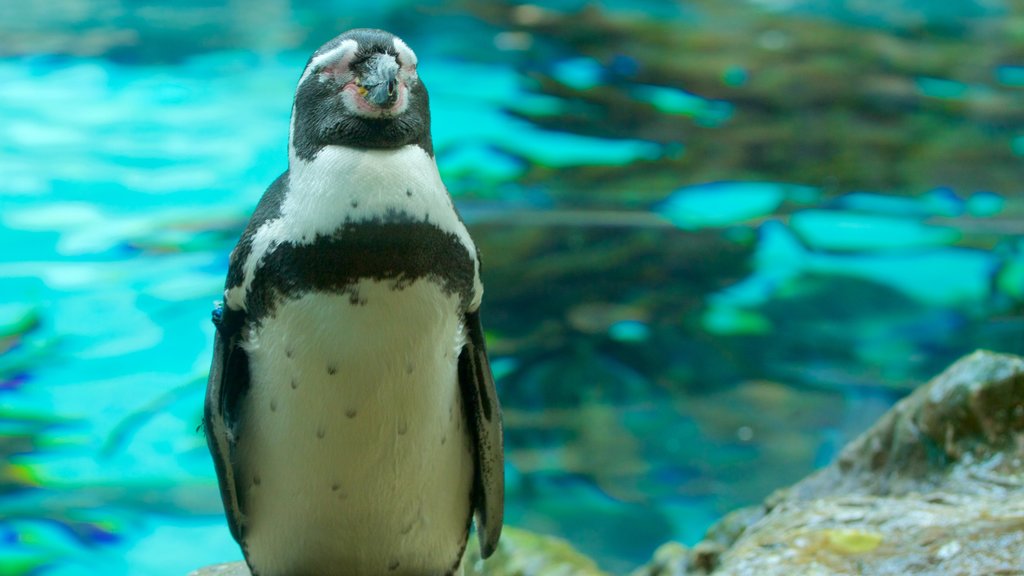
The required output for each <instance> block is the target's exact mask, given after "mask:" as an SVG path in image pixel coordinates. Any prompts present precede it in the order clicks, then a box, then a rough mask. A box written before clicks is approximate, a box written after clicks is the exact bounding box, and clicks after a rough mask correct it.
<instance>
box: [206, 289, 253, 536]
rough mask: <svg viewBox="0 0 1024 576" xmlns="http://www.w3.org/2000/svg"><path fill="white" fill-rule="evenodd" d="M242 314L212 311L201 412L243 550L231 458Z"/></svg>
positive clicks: (245, 377) (241, 368)
mask: <svg viewBox="0 0 1024 576" xmlns="http://www.w3.org/2000/svg"><path fill="white" fill-rule="evenodd" d="M244 319H245V313H244V312H243V311H241V310H232V309H231V308H229V307H226V306H224V307H222V306H221V305H218V307H217V309H215V310H214V312H213V323H214V326H216V328H217V329H216V333H215V335H214V340H213V363H212V364H211V365H210V379H209V381H208V382H207V384H206V404H205V409H204V411H203V420H204V422H205V424H206V425H205V426H204V428H205V430H206V443H207V444H208V445H209V446H210V453H212V454H213V465H214V468H215V469H216V471H217V477H218V479H219V480H220V482H219V484H220V497H221V500H222V501H223V503H224V511H225V512H226V514H225V515H226V516H227V519H228V527H229V528H230V529H231V535H232V536H233V537H234V538H235V541H237V542H238V543H239V544H240V545H242V548H243V550H244V548H245V544H244V542H243V527H244V523H245V510H244V503H245V493H244V488H243V487H244V483H243V482H241V481H240V479H241V478H243V477H244V475H243V474H242V473H241V470H239V467H238V465H237V461H236V459H235V458H234V453H235V444H236V433H237V431H238V409H239V407H240V406H241V400H242V398H243V397H244V396H245V395H246V394H247V393H248V391H249V357H248V354H246V352H245V350H243V349H242V347H241V346H239V341H240V337H241V332H242V325H243V324H244Z"/></svg>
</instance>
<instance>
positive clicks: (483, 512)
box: [459, 310, 505, 558]
mask: <svg viewBox="0 0 1024 576" xmlns="http://www.w3.org/2000/svg"><path fill="white" fill-rule="evenodd" d="M465 323H466V344H465V346H463V348H462V352H461V353H460V354H459V388H460V390H461V392H462V402H463V405H464V406H465V410H466V417H467V420H468V425H469V428H470V430H471V431H472V434H473V443H474V444H475V447H476V450H475V453H476V463H475V464H476V471H475V472H476V473H475V475H474V481H473V497H472V498H473V508H474V510H475V512H476V529H477V536H478V537H479V540H480V554H481V556H482V557H484V558H487V557H488V556H490V555H491V554H492V553H493V552H494V550H495V549H496V548H497V546H498V539H499V538H500V537H501V526H502V523H503V518H504V515H505V464H504V459H505V458H504V449H503V446H502V432H501V406H500V405H499V403H498V395H497V392H496V391H495V387H494V376H493V375H492V374H491V364H490V362H489V361H488V359H487V348H486V345H485V342H484V331H483V327H482V326H481V324H480V311H479V310H476V311H473V312H468V313H466V320H465Z"/></svg>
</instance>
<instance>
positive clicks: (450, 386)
mask: <svg viewBox="0 0 1024 576" xmlns="http://www.w3.org/2000/svg"><path fill="white" fill-rule="evenodd" d="M394 285H395V282H394V281H388V280H385V281H374V280H363V281H361V282H360V283H359V284H358V285H356V286H355V287H354V290H352V291H351V292H350V293H346V294H333V293H330V294H329V293H323V292H312V293H308V294H306V295H304V296H302V297H300V298H298V299H296V300H291V301H288V302H286V303H283V304H280V305H279V306H278V307H277V308H276V309H275V313H274V314H273V316H272V317H268V318H267V319H265V320H264V321H263V322H262V325H261V326H260V327H259V328H258V329H256V330H255V331H254V333H252V334H251V335H250V337H249V340H248V342H247V343H246V344H245V347H246V350H247V351H248V353H249V358H250V370H251V382H252V384H251V389H250V391H249V394H248V396H247V397H246V400H245V404H244V406H243V407H242V420H243V422H244V423H243V425H242V428H241V429H240V430H239V433H238V438H237V442H238V452H237V453H238V455H239V466H238V472H237V473H240V474H241V476H240V477H239V479H238V482H239V483H242V484H243V485H244V486H246V488H245V495H246V496H245V506H246V511H247V518H246V524H245V530H246V537H245V540H246V544H247V547H248V553H249V558H250V561H251V562H252V565H253V566H254V567H255V568H256V569H257V570H259V572H260V576H279V575H287V576H293V575H316V576H327V575H332V574H339V575H361V574H373V575H387V574H395V575H400V574H413V575H416V576H425V575H430V574H438V575H440V574H445V573H446V572H448V571H449V570H451V569H452V568H453V567H454V566H455V564H456V563H457V561H458V559H459V556H460V554H461V552H462V549H463V547H464V545H465V537H466V532H467V529H468V521H469V517H470V513H471V502H470V496H471V491H472V483H473V474H474V472H473V470H474V464H473V452H472V451H473V447H472V443H471V440H470V437H469V434H468V433H467V430H466V426H465V423H464V422H463V420H464V416H463V411H462V402H461V397H460V392H459V385H458V374H457V370H458V356H459V351H460V350H461V348H462V346H463V343H464V335H463V325H462V314H461V312H460V310H459V302H458V296H456V295H448V294H445V292H444V291H443V290H442V289H441V287H439V286H438V285H437V284H435V283H433V282H430V281H429V280H424V279H421V280H417V281H414V282H413V283H411V284H408V285H406V286H404V287H403V288H401V289H397V290H396V289H394Z"/></svg>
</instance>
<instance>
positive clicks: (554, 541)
mask: <svg viewBox="0 0 1024 576" xmlns="http://www.w3.org/2000/svg"><path fill="white" fill-rule="evenodd" d="M466 548H467V550H468V551H467V552H466V557H465V558H464V559H463V561H462V565H463V576H483V575H484V574H486V575H487V576H607V574H605V573H604V572H601V571H600V570H599V569H598V568H597V564H595V563H594V561H593V560H591V559H590V558H587V557H586V556H584V555H583V554H580V553H579V552H577V551H576V550H575V549H574V548H573V547H572V546H571V545H570V544H569V543H568V542H566V541H565V540H562V539H561V538H555V537H552V536H542V535H539V534H533V533H531V532H527V531H525V530H517V529H515V528H510V527H508V526H506V527H505V528H504V530H503V531H502V535H501V541H500V542H499V543H498V549H497V550H496V551H495V552H494V555H493V556H491V557H490V558H489V559H487V561H486V562H483V561H481V560H480V549H479V547H478V546H477V542H476V536H475V535H474V536H471V538H470V542H469V544H468V545H467V546H466ZM188 576H250V574H249V569H248V568H247V567H246V566H245V563H244V562H233V563H230V564H217V565H215V566H208V567H206V568H201V569H199V570H196V571H195V572H192V573H190V574H189V575H188Z"/></svg>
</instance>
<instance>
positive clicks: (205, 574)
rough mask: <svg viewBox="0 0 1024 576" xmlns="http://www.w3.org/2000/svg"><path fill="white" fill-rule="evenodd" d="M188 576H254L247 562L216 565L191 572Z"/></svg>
mask: <svg viewBox="0 0 1024 576" xmlns="http://www.w3.org/2000/svg"><path fill="white" fill-rule="evenodd" d="M188 576H252V575H251V574H250V573H249V567H248V566H246V565H245V562H231V563H228V564H215V565H213V566H207V567H206V568H200V569H199V570H195V571H193V572H189V573H188Z"/></svg>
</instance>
